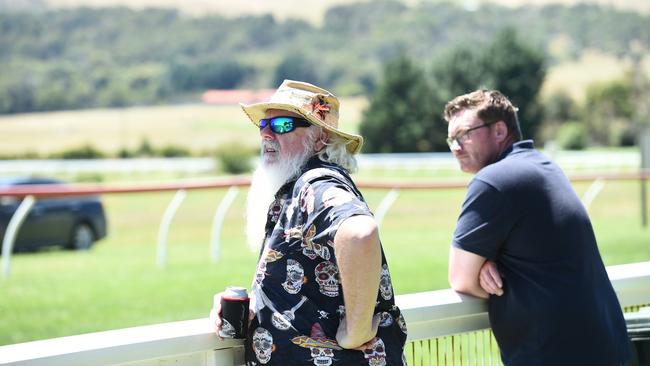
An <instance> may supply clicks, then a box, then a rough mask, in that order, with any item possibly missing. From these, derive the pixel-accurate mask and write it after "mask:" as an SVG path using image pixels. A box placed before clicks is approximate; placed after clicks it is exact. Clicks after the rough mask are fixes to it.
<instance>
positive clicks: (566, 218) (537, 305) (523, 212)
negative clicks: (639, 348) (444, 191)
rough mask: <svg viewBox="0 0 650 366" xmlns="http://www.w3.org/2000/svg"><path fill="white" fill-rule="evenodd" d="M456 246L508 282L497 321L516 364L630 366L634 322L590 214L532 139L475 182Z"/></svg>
mask: <svg viewBox="0 0 650 366" xmlns="http://www.w3.org/2000/svg"><path fill="white" fill-rule="evenodd" d="M452 245H454V246H455V247H457V248H460V249H463V250H466V251H469V252H472V253H475V254H478V255H480V256H482V257H485V258H488V259H490V260H493V261H496V263H497V265H498V267H499V270H500V272H501V273H502V275H503V281H504V294H503V295H502V296H490V299H489V317H490V324H491V327H492V330H493V332H494V335H495V338H496V339H497V342H498V343H499V347H500V349H501V357H502V359H503V362H504V363H505V364H506V365H526V366H534V365H618V364H620V363H622V362H625V361H626V360H627V358H628V352H627V350H628V340H627V331H626V327H625V321H624V318H623V314H622V311H621V307H620V304H619V302H618V299H617V297H616V294H615V293H614V290H613V288H612V285H611V283H610V281H609V278H608V277H607V273H606V271H605V266H604V264H603V261H602V259H601V257H600V253H599V252H598V247H597V244H596V238H595V235H594V232H593V228H592V226H591V222H590V220H589V217H588V215H587V212H586V210H585V208H584V206H583V204H582V203H581V201H580V199H579V198H578V196H577V195H576V193H575V191H574V190H573V188H572V186H571V184H570V183H569V180H568V179H567V177H566V176H565V175H564V173H563V172H562V171H561V169H560V168H559V167H558V166H557V165H556V164H555V163H553V162H552V161H551V160H550V159H548V158H547V157H546V156H544V155H543V154H541V153H540V152H538V151H537V150H535V149H534V147H533V142H532V141H531V140H527V141H521V142H518V143H516V144H514V145H513V146H512V147H511V148H510V149H508V150H507V151H506V152H504V154H503V155H502V156H501V157H500V159H499V160H498V161H497V162H495V163H493V164H490V165H488V166H486V167H484V168H483V169H481V170H480V171H479V172H478V173H477V174H476V176H475V177H474V178H473V179H472V180H471V182H470V183H469V186H468V191H467V195H466V197H465V201H464V202H463V206H462V210H461V214H460V217H459V218H458V223H457V227H456V230H455V232H454V236H453V242H452Z"/></svg>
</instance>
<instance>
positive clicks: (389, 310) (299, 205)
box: [246, 157, 406, 366]
mask: <svg viewBox="0 0 650 366" xmlns="http://www.w3.org/2000/svg"><path fill="white" fill-rule="evenodd" d="M355 215H372V213H371V212H370V210H369V208H368V205H367V204H366V203H365V201H364V199H363V197H362V195H361V193H360V192H359V190H358V189H357V188H356V186H355V185H354V183H353V182H352V180H351V178H350V177H349V176H348V174H347V173H346V172H345V171H344V170H343V169H342V168H340V167H339V166H337V165H333V164H329V163H325V162H323V161H321V160H320V159H318V158H317V157H312V158H311V159H310V160H309V161H308V162H307V164H306V167H305V168H304V170H303V171H302V174H301V175H300V177H299V178H298V179H297V180H295V181H292V182H289V183H287V184H285V185H284V186H283V187H282V188H280V189H279V190H278V192H277V193H276V195H275V200H274V201H273V203H271V206H270V208H269V213H268V218H267V223H266V237H265V242H264V246H263V248H262V251H261V255H260V259H259V262H258V266H257V271H256V274H255V278H254V280H253V286H252V287H253V290H252V292H253V293H254V294H255V296H256V297H257V302H258V310H257V316H256V318H255V320H253V322H252V324H251V325H250V327H249V335H248V337H247V342H246V363H247V365H282V366H288V365H312V364H313V365H317V366H328V365H341V366H343V365H370V366H383V365H400V366H401V365H406V362H405V361H404V358H403V350H404V343H405V341H406V325H405V322H404V318H403V317H402V315H401V313H400V310H399V308H397V306H395V297H394V293H393V287H392V284H391V279H390V273H389V272H388V266H387V264H386V258H385V256H384V253H383V249H382V251H381V263H382V268H381V278H380V288H379V291H378V292H377V303H376V306H375V310H374V313H375V314H377V316H379V317H380V323H379V329H378V332H377V336H376V338H375V340H374V342H373V343H372V344H371V345H370V346H369V347H368V348H367V349H366V350H364V351H359V350H351V349H343V348H341V347H340V346H339V345H338V344H337V342H336V331H337V329H338V326H339V323H340V322H341V319H343V317H345V306H344V302H343V290H342V287H341V283H340V278H339V269H338V265H337V263H338V262H337V258H336V253H335V250H334V236H335V235H336V232H337V229H338V227H339V225H340V224H341V223H342V222H343V221H344V220H345V219H347V218H349V217H351V216H355Z"/></svg>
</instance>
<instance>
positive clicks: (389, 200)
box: [375, 188, 399, 227]
mask: <svg viewBox="0 0 650 366" xmlns="http://www.w3.org/2000/svg"><path fill="white" fill-rule="evenodd" d="M397 196H399V188H393V189H391V190H390V191H389V192H388V193H387V194H386V196H384V199H382V200H381V202H380V203H379V206H378V207H377V211H375V221H377V226H378V227H381V223H382V221H384V216H386V213H387V212H388V210H389V209H390V206H392V205H393V203H394V202H395V200H396V199H397Z"/></svg>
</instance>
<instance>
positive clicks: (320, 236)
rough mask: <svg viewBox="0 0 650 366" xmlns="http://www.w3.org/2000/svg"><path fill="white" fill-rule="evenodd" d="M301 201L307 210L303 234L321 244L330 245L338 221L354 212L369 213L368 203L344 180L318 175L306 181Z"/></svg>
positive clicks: (358, 213) (369, 214)
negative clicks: (314, 178) (312, 179)
mask: <svg viewBox="0 0 650 366" xmlns="http://www.w3.org/2000/svg"><path fill="white" fill-rule="evenodd" d="M301 193H302V194H301V202H302V203H303V204H302V205H303V207H304V208H305V209H304V212H305V213H306V220H305V221H304V222H305V225H304V226H303V235H305V236H309V237H312V238H313V240H314V241H315V242H317V243H320V244H329V245H333V241H334V236H335V235H336V232H337V230H338V228H339V225H340V224H341V223H342V222H343V221H344V220H345V219H347V218H349V217H352V216H355V215H368V216H372V213H371V212H370V209H369V208H368V205H366V203H365V202H364V201H363V199H362V198H361V197H359V196H357V194H355V192H354V190H353V189H352V188H351V187H350V186H349V185H348V184H346V183H345V182H343V181H341V180H339V179H337V178H334V177H321V178H320V179H317V180H315V181H312V182H310V183H308V184H307V185H305V187H304V189H303V190H302V192H301Z"/></svg>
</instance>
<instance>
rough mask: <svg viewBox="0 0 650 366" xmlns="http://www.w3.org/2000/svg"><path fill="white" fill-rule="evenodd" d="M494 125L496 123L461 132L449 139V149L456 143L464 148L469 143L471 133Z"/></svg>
mask: <svg viewBox="0 0 650 366" xmlns="http://www.w3.org/2000/svg"><path fill="white" fill-rule="evenodd" d="M493 123H494V122H490V123H484V124H482V125H478V126H474V127H471V128H467V129H464V130H462V131H460V132H459V133H457V134H456V136H453V137H452V136H450V137H447V145H449V147H452V146H453V145H454V141H456V143H457V144H458V145H460V146H462V145H463V144H464V143H465V142H467V141H469V133H470V132H472V131H474V130H478V129H479V128H483V127H488V126H490V125H491V124H493Z"/></svg>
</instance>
